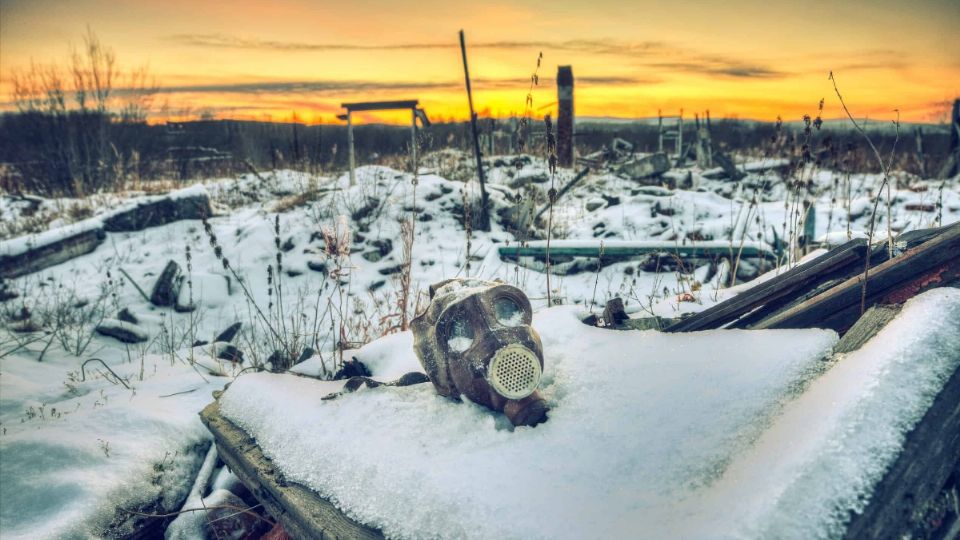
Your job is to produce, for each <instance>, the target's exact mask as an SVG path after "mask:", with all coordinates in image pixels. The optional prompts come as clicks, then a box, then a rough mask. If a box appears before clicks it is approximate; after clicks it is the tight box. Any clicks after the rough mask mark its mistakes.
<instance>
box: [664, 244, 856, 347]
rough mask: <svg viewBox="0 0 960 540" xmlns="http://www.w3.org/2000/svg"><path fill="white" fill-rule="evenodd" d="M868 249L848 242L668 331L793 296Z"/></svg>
mask: <svg viewBox="0 0 960 540" xmlns="http://www.w3.org/2000/svg"><path fill="white" fill-rule="evenodd" d="M866 250H867V247H866V241H864V240H852V241H850V242H847V243H846V244H843V245H842V246H840V247H838V248H836V249H834V250H832V251H830V252H829V253H827V254H826V255H824V256H822V257H819V258H818V259H815V260H814V261H811V262H810V263H809V264H805V265H802V266H797V267H794V268H791V269H790V270H787V271H786V272H784V273H783V274H781V275H779V276H777V277H775V278H773V279H771V280H769V281H766V282H764V283H761V284H760V285H758V286H756V287H754V288H752V289H749V290H747V291H745V292H743V293H742V294H738V295H737V296H734V297H733V298H731V299H730V300H727V301H725V302H721V303H719V304H716V305H714V306H711V307H710V308H707V309H705V310H703V311H701V312H700V313H698V314H696V315H693V316H691V317H688V318H687V319H685V320H683V321H680V322H679V323H677V324H675V325H673V326H671V327H670V328H668V329H667V331H668V332H693V331H697V330H710V329H715V328H720V327H721V326H723V325H725V324H727V323H729V322H731V321H733V320H736V319H737V318H739V317H741V316H743V315H745V314H747V313H749V312H751V311H752V310H754V309H756V308H757V307H759V306H769V305H771V304H773V303H774V302H776V301H777V300H779V299H781V298H787V297H793V296H795V295H796V294H798V293H799V292H801V291H803V290H805V289H810V288H811V287H814V286H815V283H816V282H818V281H820V280H822V279H823V278H824V277H826V276H830V275H834V274H836V273H838V270H839V271H840V273H845V272H846V271H847V269H848V268H850V267H851V266H852V265H853V264H854V263H856V262H859V261H860V260H862V258H863V255H864V254H865V253H866Z"/></svg>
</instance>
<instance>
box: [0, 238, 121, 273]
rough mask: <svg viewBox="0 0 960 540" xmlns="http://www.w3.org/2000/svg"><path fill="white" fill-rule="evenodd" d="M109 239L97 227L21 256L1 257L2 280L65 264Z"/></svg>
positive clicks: (44, 245)
mask: <svg viewBox="0 0 960 540" xmlns="http://www.w3.org/2000/svg"><path fill="white" fill-rule="evenodd" d="M106 238H107V235H106V233H105V232H103V229H101V228H99V227H97V228H94V229H89V230H86V231H81V232H78V233H76V234H74V235H71V236H65V237H63V238H61V239H59V240H57V241H56V242H51V243H49V244H43V245H39V246H34V247H31V248H30V249H28V250H27V251H25V252H24V253H21V254H19V255H0V278H15V277H19V276H24V275H27V274H32V273H33V272H38V271H40V270H43V269H45V268H50V267H51V266H56V265H58V264H62V263H65V262H67V261H69V260H71V259H73V258H76V257H79V256H81V255H86V254H87V253H90V252H91V251H93V250H95V249H97V246H99V245H100V244H102V243H103V241H104V240H105V239H106Z"/></svg>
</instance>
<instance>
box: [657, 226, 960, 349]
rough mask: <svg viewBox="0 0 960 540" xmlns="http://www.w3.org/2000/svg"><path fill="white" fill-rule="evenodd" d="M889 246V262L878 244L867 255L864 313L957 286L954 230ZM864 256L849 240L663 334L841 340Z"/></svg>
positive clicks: (959, 243)
mask: <svg viewBox="0 0 960 540" xmlns="http://www.w3.org/2000/svg"><path fill="white" fill-rule="evenodd" d="M897 244H898V245H899V246H900V249H902V250H904V251H903V252H902V253H901V254H899V255H896V256H895V257H893V258H890V256H889V253H888V247H887V244H886V242H882V243H879V244H876V245H874V246H873V247H872V249H871V253H870V264H871V267H870V271H869V274H868V276H869V277H868V280H867V287H866V297H865V298H864V300H865V306H864V307H865V308H869V307H871V306H873V305H876V304H889V303H901V302H904V301H905V300H907V299H909V298H911V297H913V296H915V295H917V294H919V293H920V292H923V291H925V290H928V289H931V288H934V287H944V286H950V285H952V284H956V283H960V223H955V224H953V225H950V226H947V227H942V228H939V229H922V230H917V231H911V232H908V233H904V234H902V235H900V236H899V237H898V238H897ZM867 249H868V248H867V245H866V242H865V241H864V240H861V239H857V240H851V241H850V242H847V243H846V244H844V245H843V246H840V247H838V248H836V249H834V250H832V251H830V252H829V253H827V254H825V255H823V256H821V257H818V258H817V259H814V260H813V261H811V262H810V263H808V264H804V265H800V266H797V267H795V268H793V269H791V270H789V271H787V272H785V273H783V274H781V275H780V276H777V277H775V278H773V279H771V280H769V281H766V282H764V283H761V284H760V285H757V286H756V287H753V288H751V289H748V290H747V291H745V292H744V293H741V294H739V295H737V296H735V297H733V298H731V299H729V300H727V301H725V302H721V303H719V304H717V305H715V306H712V307H710V308H708V309H706V310H704V311H701V312H700V313H697V314H695V315H693V316H691V317H689V318H687V319H685V320H684V321H681V322H679V323H677V324H676V325H673V326H671V327H670V328H668V329H667V331H669V332H692V331H697V330H708V329H714V328H810V327H819V328H832V329H833V330H836V331H837V332H841V333H843V332H845V331H846V330H847V329H849V328H850V327H851V326H852V325H853V323H854V322H856V320H857V319H858V318H859V317H860V315H861V296H862V293H863V274H864V268H865V265H866V255H867Z"/></svg>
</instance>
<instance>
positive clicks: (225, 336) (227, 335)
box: [213, 321, 243, 343]
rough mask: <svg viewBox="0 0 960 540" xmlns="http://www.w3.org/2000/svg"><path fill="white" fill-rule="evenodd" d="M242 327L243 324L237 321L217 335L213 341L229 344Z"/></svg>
mask: <svg viewBox="0 0 960 540" xmlns="http://www.w3.org/2000/svg"><path fill="white" fill-rule="evenodd" d="M241 327H243V323H242V322H240V321H237V322H235V323H233V324H231V325H230V326H228V327H227V328H226V329H225V330H224V331H223V332H220V333H219V334H217V337H216V338H214V340H213V341H218V342H221V343H230V342H231V341H233V338H234V337H236V335H237V333H238V332H240V328H241Z"/></svg>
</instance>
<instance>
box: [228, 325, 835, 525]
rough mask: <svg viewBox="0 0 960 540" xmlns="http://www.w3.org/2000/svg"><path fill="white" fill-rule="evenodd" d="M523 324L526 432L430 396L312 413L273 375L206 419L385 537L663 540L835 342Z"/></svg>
mask: <svg viewBox="0 0 960 540" xmlns="http://www.w3.org/2000/svg"><path fill="white" fill-rule="evenodd" d="M534 323H535V325H536V326H537V328H538V330H539V332H540V334H541V338H542V340H543V343H544V351H545V356H546V358H547V366H546V369H545V373H544V385H543V387H542V390H543V392H544V395H545V397H546V398H547V399H548V400H550V401H551V403H552V405H553V408H552V411H553V412H552V413H551V415H550V420H549V421H548V422H547V423H546V424H543V425H541V426H538V427H536V428H533V429H530V428H519V429H515V430H513V431H511V430H510V427H509V422H505V419H504V418H503V417H502V415H498V414H496V413H492V412H490V411H489V410H487V409H483V408H481V407H479V406H476V405H472V404H469V403H457V402H454V401H452V400H449V399H446V398H443V397H441V396H438V395H437V394H436V392H435V390H434V389H433V388H432V387H431V386H429V385H417V386H411V387H405V388H394V387H379V388H373V389H365V390H362V391H359V392H356V393H352V394H350V395H349V396H346V397H344V398H342V399H337V400H332V401H324V400H322V399H321V398H322V396H323V392H322V389H320V388H315V387H316V386H317V385H318V384H322V383H318V382H317V381H313V380H309V379H305V378H301V377H295V376H291V375H274V374H250V375H245V376H242V377H240V378H238V379H237V380H236V381H235V382H234V383H233V385H232V386H231V387H230V389H228V390H227V391H226V392H225V393H224V394H223V395H222V396H221V397H220V407H221V409H220V411H221V414H222V415H223V416H224V417H226V418H228V419H229V420H230V421H232V422H234V423H235V424H236V425H237V426H238V427H240V428H242V429H243V430H244V432H245V433H247V434H248V436H250V437H254V438H255V439H256V444H257V445H259V447H260V448H261V450H262V451H263V453H264V454H265V455H267V456H268V457H270V459H271V464H272V466H273V467H275V468H276V470H277V471H280V472H282V473H283V475H284V477H285V479H286V481H287V482H288V483H291V482H298V483H301V484H303V485H304V486H306V487H309V488H311V489H312V490H314V491H316V492H317V494H318V495H319V496H322V497H324V498H326V499H327V500H329V501H331V502H333V503H334V504H336V505H337V507H338V508H340V509H341V510H342V511H343V512H344V513H346V514H347V515H350V516H351V517H353V518H354V519H356V520H358V521H360V522H363V523H367V524H370V525H371V526H376V527H378V528H381V530H382V531H383V532H384V533H385V534H386V535H387V536H391V537H398V538H421V537H436V536H440V537H466V538H493V537H523V538H556V537H611V536H612V537H624V536H633V537H636V536H637V535H640V536H643V534H642V533H643V531H646V535H647V536H650V537H653V536H656V537H663V536H664V535H667V536H669V531H671V530H674V529H675V528H676V527H678V526H679V525H680V524H682V522H684V521H685V516H686V515H687V513H688V512H691V511H695V510H696V507H695V506H687V505H686V503H684V502H683V501H684V500H688V499H689V498H696V495H697V493H699V490H700V489H701V488H704V489H705V486H709V485H710V484H711V483H713V482H714V481H715V480H716V476H717V474H719V473H720V471H722V470H723V469H724V466H725V464H726V463H729V462H730V460H731V459H733V458H734V457H735V456H736V455H737V454H738V453H739V452H741V451H742V450H743V449H744V448H747V447H749V445H750V442H751V441H753V440H755V439H756V437H757V436H759V434H760V433H761V432H762V431H763V429H764V427H765V426H766V425H767V422H768V421H769V420H771V419H773V418H775V416H776V414H777V411H778V410H779V409H780V407H781V406H782V403H783V402H784V401H785V400H789V397H790V396H792V395H793V393H794V392H796V391H797V390H798V389H799V388H802V387H803V385H804V381H807V380H809V378H810V377H813V376H815V374H816V373H818V372H819V368H820V367H821V366H823V362H822V360H821V359H822V358H823V356H824V355H826V354H828V353H829V350H830V347H831V346H832V345H833V343H835V340H836V336H835V334H833V333H832V332H829V331H818V330H800V331H775V332H753V331H717V332H709V333H701V334H698V335H690V334H687V335H683V336H677V335H667V334H660V333H656V332H609V331H606V330H603V329H598V328H592V327H588V326H586V325H584V324H582V323H581V322H580V320H579V318H578V317H577V313H576V310H575V309H571V308H569V307H564V308H553V309H550V310H547V311H546V312H541V313H538V315H537V316H535V320H534ZM365 354H366V353H365V351H364V350H363V349H361V350H360V351H359V352H358V357H363V356H365ZM392 354H393V355H395V356H403V357H406V356H410V355H411V354H412V353H411V352H410V351H409V350H403V349H394V351H393V353H392ZM294 411H295V413H294ZM690 500H692V499H690ZM704 530H706V529H704ZM701 532H703V531H701ZM701 536H702V535H701Z"/></svg>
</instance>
